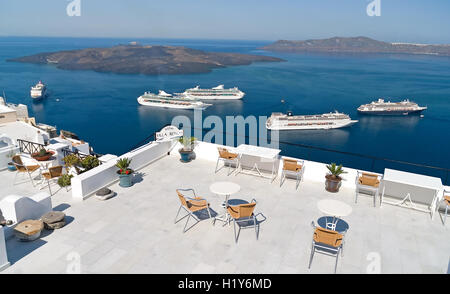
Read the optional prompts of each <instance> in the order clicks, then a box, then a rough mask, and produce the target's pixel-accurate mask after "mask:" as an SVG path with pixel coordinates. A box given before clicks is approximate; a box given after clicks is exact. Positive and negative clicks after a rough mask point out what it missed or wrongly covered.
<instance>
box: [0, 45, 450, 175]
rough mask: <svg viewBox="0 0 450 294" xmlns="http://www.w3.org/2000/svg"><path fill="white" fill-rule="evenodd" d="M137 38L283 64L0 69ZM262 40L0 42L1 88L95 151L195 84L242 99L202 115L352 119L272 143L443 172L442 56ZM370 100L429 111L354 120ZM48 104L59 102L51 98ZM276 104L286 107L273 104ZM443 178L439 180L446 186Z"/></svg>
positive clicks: (137, 137)
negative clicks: (171, 71) (277, 45)
mask: <svg viewBox="0 0 450 294" xmlns="http://www.w3.org/2000/svg"><path fill="white" fill-rule="evenodd" d="M130 41H138V42H140V43H142V44H162V45H181V46H186V47H191V48H195V49H202V50H208V51H221V52H239V53H250V54H265V55H272V56H277V57H280V58H283V59H285V60H286V61H287V62H280V63H255V64H252V65H249V66H236V67H228V68H224V69H216V70H214V71H213V72H211V73H206V74H191V75H159V76H145V75H122V74H109V73H97V72H93V71H66V70H59V69H57V68H55V67H54V66H51V65H33V64H23V63H15V62H6V59H8V58H13V57H20V56H25V55H30V54H35V53H39V52H48V51H59V50H70V49H81V48H87V47H104V46H113V45H117V44H124V43H128V42H130ZM268 43H270V42H269V41H267V42H264V41H218V40H167V39H93V38H23V37H2V38H0V91H5V93H6V97H7V100H8V102H13V103H23V104H26V105H28V106H29V111H30V115H31V116H35V117H36V119H37V121H38V122H42V123H46V124H50V125H55V126H56V127H57V128H58V129H64V130H70V131H72V132H75V133H76V134H78V136H79V137H80V138H82V139H84V140H86V141H88V142H90V143H91V145H92V146H93V147H94V150H95V151H96V152H98V153H102V154H105V153H112V154H122V153H125V152H127V151H129V150H130V148H132V147H133V146H135V145H136V144H138V143H139V142H140V141H141V140H142V139H144V138H146V137H148V136H149V135H150V134H152V133H154V132H155V131H158V130H159V129H161V127H163V126H164V125H167V124H169V123H170V122H171V120H172V118H173V117H174V116H176V115H182V114H185V115H188V116H191V117H192V115H193V112H192V111H187V110H167V109H155V108H148V107H145V106H140V105H139V104H138V103H137V101H136V98H137V97H138V96H139V95H141V94H142V93H143V92H144V91H149V90H150V91H157V90H159V89H164V90H165V91H166V92H182V91H183V90H184V89H186V88H191V87H193V86H196V85H201V86H202V87H213V86H217V85H218V84H225V86H226V87H227V86H228V87H232V86H237V87H239V88H240V89H241V90H243V91H244V92H245V93H246V96H245V98H244V100H242V101H219V102H213V103H214V105H213V106H211V107H209V108H208V109H207V110H206V111H204V113H203V116H204V117H206V116H208V115H218V116H220V117H225V116H227V115H233V116H236V115H243V116H244V117H246V116H248V115H255V116H270V114H271V112H275V111H286V110H291V111H293V112H294V113H295V114H312V113H323V112H329V111H334V110H339V111H341V112H345V113H347V114H349V115H350V116H351V117H352V118H353V119H358V120H359V122H358V123H357V124H356V125H354V126H352V127H350V128H345V129H337V130H325V131H324V130H321V131H289V132H287V133H281V134H280V141H284V142H289V143H300V144H305V145H312V146H317V147H322V148H329V149H335V150H339V151H345V152H353V153H358V154H367V155H372V156H377V157H382V158H387V159H394V160H402V161H407V162H412V163H417V164H425V165H432V166H438V167H444V168H450V147H449V146H450V117H449V114H450V58H448V57H435V56H423V55H417V56H415V55H387V54H373V55H365V54H364V55H348V54H347V55H342V54H341V55H324V54H278V53H272V52H264V51H261V50H258V48H259V47H261V46H263V45H265V44H268ZM39 80H42V81H43V82H44V83H46V84H47V85H48V90H49V96H48V97H47V98H46V99H45V100H43V101H42V102H40V103H33V102H32V101H31V98H30V97H29V89H30V86H32V85H34V84H35V83H36V82H37V81H39ZM379 97H391V98H392V100H395V99H403V98H409V99H410V100H413V101H415V102H417V103H419V104H421V105H422V104H423V105H426V106H428V110H427V111H425V112H424V115H425V116H424V117H423V118H420V117H419V116H402V117H370V116H359V115H358V114H357V111H356V108H357V107H358V106H359V105H361V104H364V103H368V102H371V101H373V100H375V99H377V98H379ZM57 99H58V100H59V101H57ZM282 99H284V100H285V103H281V100H282ZM280 149H282V154H285V155H291V156H299V157H302V158H307V159H312V160H317V161H321V162H332V161H333V162H337V163H343V164H344V166H350V167H356V168H362V169H364V168H365V169H374V170H376V171H382V169H383V168H384V167H394V168H399V169H403V170H409V171H415V172H421V173H427V174H430V175H437V176H440V177H442V178H443V180H444V181H445V180H446V177H447V175H446V173H445V172H442V171H433V170H427V169H423V168H418V167H413V166H408V165H399V164H393V163H389V162H383V161H375V162H373V161H372V160H370V159H365V158H360V157H357V156H350V155H343V154H335V153H329V152H323V151H317V150H312V149H307V148H300V147H295V146H292V145H288V144H281V145H280ZM449 180H450V179H447V182H448V181H449Z"/></svg>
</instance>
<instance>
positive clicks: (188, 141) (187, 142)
mask: <svg viewBox="0 0 450 294" xmlns="http://www.w3.org/2000/svg"><path fill="white" fill-rule="evenodd" d="M196 141H197V138H195V137H181V138H179V139H178V142H180V143H181V144H182V145H183V150H186V151H188V150H190V151H191V150H193V149H194V145H195V142H196Z"/></svg>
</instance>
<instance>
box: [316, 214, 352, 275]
mask: <svg viewBox="0 0 450 294" xmlns="http://www.w3.org/2000/svg"><path fill="white" fill-rule="evenodd" d="M312 226H313V228H314V234H313V240H312V247H311V257H310V259H309V266H308V268H311V263H312V260H313V257H314V253H315V252H316V251H317V253H321V254H324V255H328V256H332V257H336V263H335V265H334V273H336V270H337V264H338V259H339V254H341V255H342V254H343V248H344V235H342V234H340V233H338V232H336V231H333V230H328V229H324V228H321V227H316V225H315V224H314V222H312Z"/></svg>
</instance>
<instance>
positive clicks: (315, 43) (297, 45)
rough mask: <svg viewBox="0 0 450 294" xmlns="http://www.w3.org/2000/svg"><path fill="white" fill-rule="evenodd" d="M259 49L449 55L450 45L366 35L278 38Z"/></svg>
mask: <svg viewBox="0 0 450 294" xmlns="http://www.w3.org/2000/svg"><path fill="white" fill-rule="evenodd" d="M261 49H263V50H267V51H274V52H287V53H302V52H326V53H402V54H429V55H440V56H450V45H427V44H411V43H388V42H382V41H377V40H373V39H370V38H367V37H354V38H341V37H334V38H330V39H318V40H306V41H287V40H280V41H277V42H275V43H273V44H270V45H267V46H264V47H262V48H261Z"/></svg>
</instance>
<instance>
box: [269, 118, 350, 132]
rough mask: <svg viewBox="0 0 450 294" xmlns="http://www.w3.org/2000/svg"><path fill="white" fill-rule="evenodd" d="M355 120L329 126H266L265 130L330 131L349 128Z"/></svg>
mask: <svg viewBox="0 0 450 294" xmlns="http://www.w3.org/2000/svg"><path fill="white" fill-rule="evenodd" d="M357 122H358V121H357V120H351V121H346V122H339V123H336V122H334V123H332V124H329V125H315V124H312V125H308V126H301V125H300V126H299V125H291V126H289V125H272V124H267V125H266V128H267V129H268V130H271V131H289V130H330V129H340V128H345V127H349V126H351V125H353V124H355V123H357Z"/></svg>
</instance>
